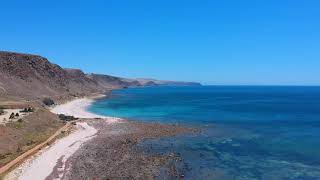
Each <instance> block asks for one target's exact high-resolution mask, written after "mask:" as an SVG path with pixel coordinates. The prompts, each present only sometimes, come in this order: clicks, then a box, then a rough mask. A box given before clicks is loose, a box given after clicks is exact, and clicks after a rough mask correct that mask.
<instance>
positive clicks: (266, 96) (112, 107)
mask: <svg viewBox="0 0 320 180" xmlns="http://www.w3.org/2000/svg"><path fill="white" fill-rule="evenodd" d="M89 110H90V111H92V112H94V113H97V114H102V115H108V116H117V117H123V118H129V119H134V120H140V121H147V122H150V121H151V122H162V123H170V124H182V125H186V126H192V127H200V128H201V129H202V132H201V133H200V134H199V135H184V136H178V137H174V138H162V139H160V140H147V141H145V142H144V143H142V145H141V146H142V147H143V146H149V147H152V152H151V153H166V152H172V151H174V152H176V153H178V154H180V155H181V156H182V158H183V159H184V161H183V164H182V165H181V169H182V170H183V171H185V179H266V180H269V179H320V87H273V86H259V87H254V86H204V87H155V88H132V89H123V90H117V91H114V92H113V93H112V96H111V98H109V99H101V100H98V101H97V102H95V103H94V104H93V105H92V106H91V107H90V109H89Z"/></svg>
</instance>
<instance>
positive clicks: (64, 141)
mask: <svg viewBox="0 0 320 180" xmlns="http://www.w3.org/2000/svg"><path fill="white" fill-rule="evenodd" d="M102 97H105V95H97V96H92V97H84V98H79V99H75V100H72V101H69V102H67V103H64V104H60V105H56V106H55V107H54V108H52V109H50V111H51V112H52V113H54V114H65V115H69V116H74V117H76V118H80V122H76V125H75V126H74V127H71V128H73V131H72V132H71V133H70V134H68V135H67V136H65V137H62V138H61V139H58V140H55V141H54V142H53V143H52V144H50V145H49V141H50V142H51V141H53V138H49V139H48V140H47V141H45V142H43V143H41V144H40V145H38V146H36V147H35V148H33V149H32V150H30V152H29V151H28V152H26V153H25V154H23V155H22V156H23V157H22V156H21V157H19V158H17V159H16V160H14V161H12V162H11V163H9V164H8V165H11V164H13V163H14V164H19V163H17V162H15V161H17V160H18V159H19V161H22V162H21V163H20V164H19V165H18V166H17V167H15V168H14V169H13V170H12V171H10V172H8V173H7V174H6V175H5V176H4V179H10V180H13V179H30V178H32V179H35V180H36V179H45V178H46V177H48V176H49V175H50V174H51V173H52V171H54V170H55V169H56V168H57V167H56V166H57V165H58V162H59V163H60V164H59V165H60V167H59V168H60V170H61V168H62V169H64V168H67V167H66V166H65V162H66V161H67V160H68V158H69V157H70V156H72V155H73V154H74V153H75V152H76V151H77V150H79V148H80V147H81V146H82V144H83V143H85V142H86V141H88V140H90V139H92V138H93V137H95V135H96V133H97V130H96V129H95V128H94V127H93V126H90V125H88V123H87V122H84V121H85V120H86V119H87V120H90V119H96V118H99V119H105V120H106V121H107V123H108V124H111V123H117V122H120V118H114V117H106V116H100V115H97V114H93V113H91V112H89V111H87V108H88V107H89V106H90V105H91V104H92V103H93V102H94V100H95V99H97V98H102ZM66 126H70V123H69V122H68V123H67V124H66ZM62 129H63V130H67V129H66V128H62ZM61 132H62V130H59V131H57V133H58V134H57V133H55V134H54V135H53V136H54V137H56V136H57V135H59V134H61ZM53 136H52V137H53ZM36 150H39V151H36ZM31 151H32V152H31ZM34 151H36V152H34ZM21 158H23V159H21ZM64 170H66V169H64ZM35 174H36V175H37V178H35V177H34V175H35ZM59 176H61V175H59Z"/></svg>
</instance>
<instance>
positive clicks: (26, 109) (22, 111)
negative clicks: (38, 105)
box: [20, 107, 34, 113]
mask: <svg viewBox="0 0 320 180" xmlns="http://www.w3.org/2000/svg"><path fill="white" fill-rule="evenodd" d="M33 111H34V110H33V108H32V107H28V108H24V109H23V110H21V111H20V112H21V113H28V112H33Z"/></svg>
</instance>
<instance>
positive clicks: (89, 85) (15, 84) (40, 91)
mask: <svg viewBox="0 0 320 180" xmlns="http://www.w3.org/2000/svg"><path fill="white" fill-rule="evenodd" d="M0 77H1V78H0V97H10V96H11V97H20V98H26V99H35V98H42V97H46V96H49V97H55V96H66V95H69V96H82V95H87V94H92V93H103V92H105V91H107V90H110V89H115V88H124V87H130V86H158V85H199V84H198V83H187V82H174V81H159V80H154V79H125V78H120V77H114V76H109V75H102V74H85V73H84V72H82V71H81V70H79V69H64V68H62V67H60V66H59V65H56V64H53V63H51V62H49V61H48V59H46V58H44V57H41V56H38V55H31V54H21V53H13V52H4V51H0Z"/></svg>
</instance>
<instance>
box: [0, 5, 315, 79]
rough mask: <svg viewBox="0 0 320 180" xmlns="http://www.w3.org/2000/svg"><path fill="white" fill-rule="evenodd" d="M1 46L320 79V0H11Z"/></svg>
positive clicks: (174, 72)
mask: <svg viewBox="0 0 320 180" xmlns="http://www.w3.org/2000/svg"><path fill="white" fill-rule="evenodd" d="M0 14H1V25H0V27H1V30H0V32H1V33H0V49H1V50H7V51H17V52H25V53H34V54H39V55H42V56H45V57H47V58H48V59H49V60H50V61H52V62H54V63H56V64H59V65H61V66H62V67H72V68H80V69H83V70H84V71H85V72H87V73H90V72H96V73H105V74H111V75H117V76H124V77H152V78H158V79H169V80H185V81H199V82H202V83H206V84H232V85H237V84H242V85H244V84H250V85H251V84H256V85H266V84H268V85H320V1H317V0H314V1H312V0H305V1H301V0H286V1H281V0H252V1H249V0H243V1H239V0H225V1H223V0H219V1H218V0H217V1H214V0H211V1H201V0H194V1H187V0H185V1H179V0H159V1H156V0H155V1H153V0H152V1H150V0H145V1H142V0H131V1H125V0H114V1H112V0H104V1H102V0H101V1H94V0H91V1H81V2H80V1H71V0H69V1H68V2H66V1H62V0H55V1H32V0H29V1H28V2H26V1H20V0H19V1H18V0H2V1H1V7H0Z"/></svg>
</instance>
